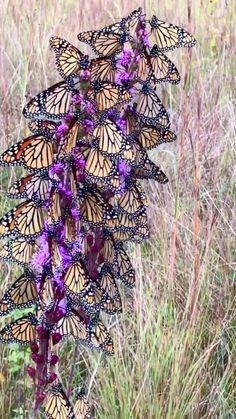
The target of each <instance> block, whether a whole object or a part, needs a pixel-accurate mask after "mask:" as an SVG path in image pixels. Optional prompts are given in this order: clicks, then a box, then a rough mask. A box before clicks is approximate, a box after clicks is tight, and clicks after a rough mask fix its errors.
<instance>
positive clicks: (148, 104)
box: [136, 83, 170, 128]
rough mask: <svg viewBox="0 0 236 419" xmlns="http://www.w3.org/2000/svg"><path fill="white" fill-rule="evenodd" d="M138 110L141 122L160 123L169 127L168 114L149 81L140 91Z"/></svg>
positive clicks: (148, 123) (147, 123)
mask: <svg viewBox="0 0 236 419" xmlns="http://www.w3.org/2000/svg"><path fill="white" fill-rule="evenodd" d="M136 112H137V114H138V116H139V118H140V120H141V122H143V123H144V124H146V125H159V126H161V127H164V128H169V125H170V122H169V117H168V114H167V112H166V110H165V108H164V106H163V105H162V103H161V101H160V99H159V97H158V96H157V94H156V92H155V90H154V89H153V88H152V87H151V86H150V84H148V83H145V84H144V85H143V87H142V89H141V91H140V95H139V97H138V101H137V106H136Z"/></svg>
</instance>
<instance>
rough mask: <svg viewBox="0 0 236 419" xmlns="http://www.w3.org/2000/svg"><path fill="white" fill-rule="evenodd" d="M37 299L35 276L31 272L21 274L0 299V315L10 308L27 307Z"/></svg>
mask: <svg viewBox="0 0 236 419" xmlns="http://www.w3.org/2000/svg"><path fill="white" fill-rule="evenodd" d="M37 299H38V292H37V286H36V281H35V277H34V276H33V274H30V273H28V274H23V275H21V277H20V278H18V279H17V280H16V281H15V282H14V284H13V285H12V286H11V287H10V288H8V290H7V291H6V292H5V294H4V295H3V297H2V299H1V301H0V316H3V315H5V314H8V313H10V312H11V311H12V310H15V309H19V308H24V307H29V306H31V305H32V304H34V303H35V302H36V301H37Z"/></svg>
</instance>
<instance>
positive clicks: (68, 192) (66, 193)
mask: <svg viewBox="0 0 236 419" xmlns="http://www.w3.org/2000/svg"><path fill="white" fill-rule="evenodd" d="M58 190H59V191H60V192H61V194H62V195H63V198H64V199H65V200H66V201H68V202H71V201H72V198H73V193H72V192H71V190H70V189H68V188H67V187H66V186H64V185H62V184H60V185H59V187H58Z"/></svg>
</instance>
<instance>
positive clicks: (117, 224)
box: [106, 211, 136, 231]
mask: <svg viewBox="0 0 236 419" xmlns="http://www.w3.org/2000/svg"><path fill="white" fill-rule="evenodd" d="M106 226H107V227H108V228H109V229H110V230H114V231H117V230H119V229H123V230H124V229H125V228H127V229H132V228H135V227H136V220H135V217H133V216H130V215H128V214H125V213H124V212H121V211H119V212H118V211H117V217H116V218H114V219H112V218H111V219H109V220H107V224H106Z"/></svg>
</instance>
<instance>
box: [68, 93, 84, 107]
mask: <svg viewBox="0 0 236 419" xmlns="http://www.w3.org/2000/svg"><path fill="white" fill-rule="evenodd" d="M83 100H84V96H83V95H82V94H81V93H78V94H76V95H74V96H72V99H71V103H72V104H73V105H81V103H82V102H83Z"/></svg>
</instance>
